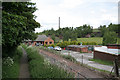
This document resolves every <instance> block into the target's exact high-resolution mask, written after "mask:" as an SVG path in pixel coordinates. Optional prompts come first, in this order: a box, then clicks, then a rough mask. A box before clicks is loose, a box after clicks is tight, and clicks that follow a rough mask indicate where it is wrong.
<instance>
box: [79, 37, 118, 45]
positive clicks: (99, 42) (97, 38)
mask: <svg viewBox="0 0 120 80" xmlns="http://www.w3.org/2000/svg"><path fill="white" fill-rule="evenodd" d="M77 41H80V42H96V43H97V44H102V41H103V38H102V37H91V38H77ZM118 43H119V44H120V38H118V39H117V44H118Z"/></svg>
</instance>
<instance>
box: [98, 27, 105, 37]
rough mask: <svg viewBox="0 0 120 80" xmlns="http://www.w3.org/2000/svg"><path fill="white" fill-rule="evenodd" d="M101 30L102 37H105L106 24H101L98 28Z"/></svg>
mask: <svg viewBox="0 0 120 80" xmlns="http://www.w3.org/2000/svg"><path fill="white" fill-rule="evenodd" d="M98 29H99V30H100V31H101V37H103V35H104V33H105V32H106V30H107V27H106V25H103V26H102V25H100V27H99V28H98Z"/></svg>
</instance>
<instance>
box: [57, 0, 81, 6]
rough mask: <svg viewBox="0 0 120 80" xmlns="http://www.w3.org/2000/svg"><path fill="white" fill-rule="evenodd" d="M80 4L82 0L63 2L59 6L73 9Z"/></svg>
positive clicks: (64, 0)
mask: <svg viewBox="0 0 120 80" xmlns="http://www.w3.org/2000/svg"><path fill="white" fill-rule="evenodd" d="M82 3H83V0H63V3H61V4H60V5H59V6H60V7H61V8H75V7H77V6H78V5H80V4H82Z"/></svg>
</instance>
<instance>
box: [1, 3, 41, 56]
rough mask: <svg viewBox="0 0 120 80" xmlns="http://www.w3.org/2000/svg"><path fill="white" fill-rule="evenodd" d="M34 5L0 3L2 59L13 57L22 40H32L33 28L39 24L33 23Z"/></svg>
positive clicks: (33, 36)
mask: <svg viewBox="0 0 120 80" xmlns="http://www.w3.org/2000/svg"><path fill="white" fill-rule="evenodd" d="M36 10H37V9H36V7H35V3H31V2H3V3H2V47H3V48H2V49H3V50H2V51H3V52H2V53H3V57H6V56H13V55H14V54H13V53H15V50H16V48H17V46H18V45H20V43H21V42H22V41H23V40H27V39H34V38H36V36H35V33H34V31H35V28H37V27H39V26H40V24H39V23H38V22H36V21H35V15H33V13H34V12H35V11H36Z"/></svg>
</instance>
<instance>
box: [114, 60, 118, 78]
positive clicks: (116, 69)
mask: <svg viewBox="0 0 120 80" xmlns="http://www.w3.org/2000/svg"><path fill="white" fill-rule="evenodd" d="M114 67H115V68H114V72H115V76H116V77H119V69H118V64H117V59H115V61H114Z"/></svg>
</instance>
